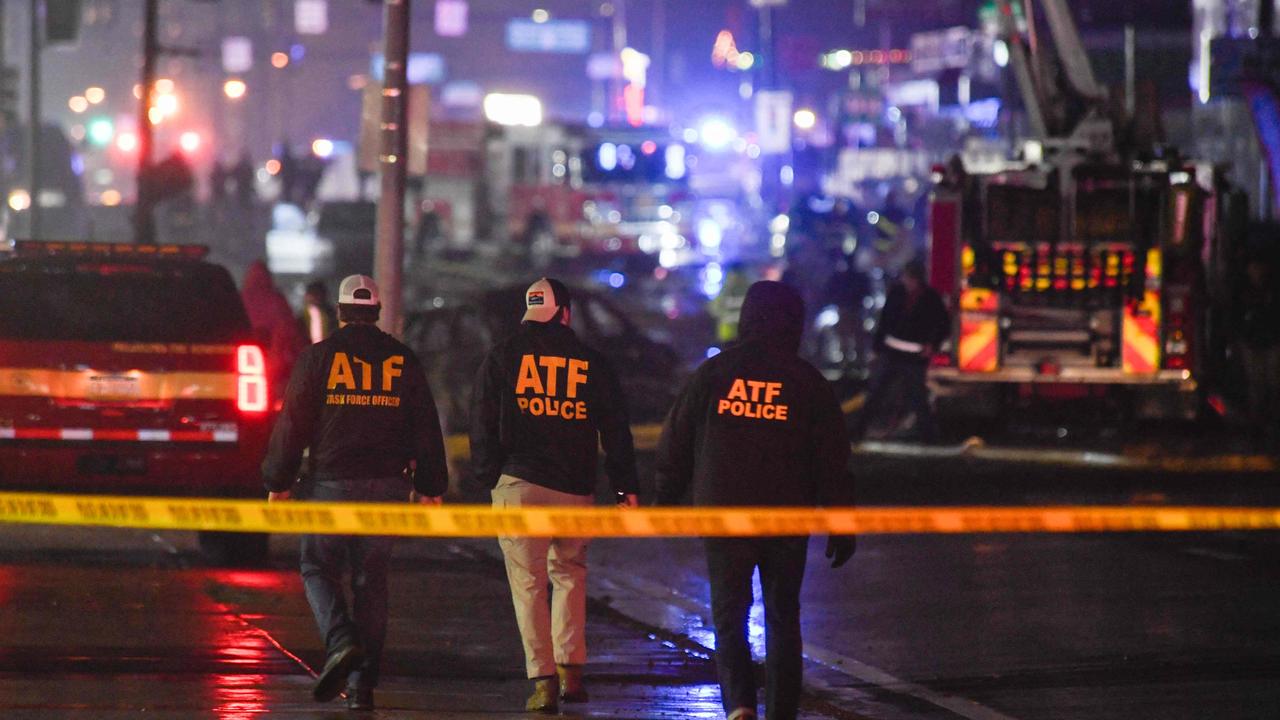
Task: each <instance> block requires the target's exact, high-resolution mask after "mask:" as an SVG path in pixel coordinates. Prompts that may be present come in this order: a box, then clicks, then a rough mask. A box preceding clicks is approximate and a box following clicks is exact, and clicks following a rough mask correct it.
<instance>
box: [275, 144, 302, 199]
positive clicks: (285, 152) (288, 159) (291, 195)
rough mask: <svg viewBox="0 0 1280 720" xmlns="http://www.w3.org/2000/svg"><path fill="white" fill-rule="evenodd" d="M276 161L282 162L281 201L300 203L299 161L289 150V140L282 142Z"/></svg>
mask: <svg viewBox="0 0 1280 720" xmlns="http://www.w3.org/2000/svg"><path fill="white" fill-rule="evenodd" d="M276 159H277V160H279V161H280V199H281V200H282V201H283V202H287V203H294V204H296V203H297V202H298V197H297V196H298V161H297V159H296V158H294V157H293V152H291V151H290V150H289V141H288V140H283V141H281V143H280V155H279V156H278V157H277V158H276Z"/></svg>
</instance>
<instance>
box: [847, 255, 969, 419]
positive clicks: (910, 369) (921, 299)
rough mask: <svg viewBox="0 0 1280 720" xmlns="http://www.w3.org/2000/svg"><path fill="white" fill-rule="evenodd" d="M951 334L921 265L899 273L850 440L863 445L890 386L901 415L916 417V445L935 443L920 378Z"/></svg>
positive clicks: (948, 321) (944, 311)
mask: <svg viewBox="0 0 1280 720" xmlns="http://www.w3.org/2000/svg"><path fill="white" fill-rule="evenodd" d="M950 331H951V319H950V317H949V316H948V314H947V308H946V306H944V305H943V303H942V298H941V297H940V296H939V295H938V292H937V291H936V290H934V289H933V288H931V287H929V285H928V284H926V283H925V278H924V264H923V263H921V262H920V261H918V260H913V261H911V262H909V263H907V265H906V267H904V268H903V269H902V280H901V282H899V283H897V284H896V285H894V286H893V288H892V289H890V290H889V297H888V298H887V299H886V300H885V304H884V311H883V312H882V313H881V314H880V325H879V327H877V328H876V338H875V349H876V352H877V353H879V355H880V365H879V367H878V368H877V369H876V373H875V374H874V375H873V376H872V379H871V383H870V387H869V389H868V390H867V401H866V404H865V405H864V406H863V409H862V412H861V413H860V414H859V416H858V420H857V422H856V423H855V425H854V431H853V436H854V439H855V440H860V439H862V436H863V435H865V434H866V431H867V428H868V427H869V426H870V425H871V423H873V422H875V421H876V420H877V419H878V416H879V415H880V414H881V413H883V412H884V406H885V403H886V402H887V401H888V399H889V393H890V391H891V390H892V389H893V387H894V385H900V386H901V388H902V390H901V392H902V397H903V401H904V403H905V409H906V410H907V411H909V412H914V413H915V416H916V431H917V433H918V434H919V436H920V439H921V440H924V441H925V442H933V441H935V440H937V438H938V423H937V419H936V418H934V415H933V407H932V406H931V405H930V404H929V388H928V387H927V386H926V384H925V375H926V373H927V371H928V369H929V361H930V360H932V359H933V355H934V353H936V352H937V351H938V346H939V345H940V344H941V343H942V341H943V340H945V339H946V338H947V335H948V334H950Z"/></svg>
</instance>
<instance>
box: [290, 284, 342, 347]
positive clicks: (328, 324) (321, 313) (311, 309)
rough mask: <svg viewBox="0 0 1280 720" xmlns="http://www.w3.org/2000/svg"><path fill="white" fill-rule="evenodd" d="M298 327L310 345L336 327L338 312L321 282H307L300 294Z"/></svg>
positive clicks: (330, 332) (323, 337)
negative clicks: (300, 309) (305, 287)
mask: <svg viewBox="0 0 1280 720" xmlns="http://www.w3.org/2000/svg"><path fill="white" fill-rule="evenodd" d="M298 327H299V329H301V331H302V335H303V337H305V338H307V339H308V340H309V341H310V342H311V344H312V345H314V344H316V343H318V342H320V341H321V340H324V339H325V338H327V337H329V336H330V335H332V334H333V331H334V330H337V329H338V314H337V312H335V311H334V309H333V305H331V304H330V303H329V290H328V289H327V288H326V287H325V286H324V283H323V282H321V281H319V280H313V281H311V282H309V283H307V289H306V290H305V291H304V293H303V295H302V312H301V313H299V314H298Z"/></svg>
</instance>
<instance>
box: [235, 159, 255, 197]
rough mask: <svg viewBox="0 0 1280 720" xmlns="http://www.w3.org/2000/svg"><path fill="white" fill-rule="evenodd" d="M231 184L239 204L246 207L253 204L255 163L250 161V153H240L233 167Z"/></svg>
mask: <svg viewBox="0 0 1280 720" xmlns="http://www.w3.org/2000/svg"><path fill="white" fill-rule="evenodd" d="M231 184H232V187H233V188H234V190H233V194H234V195H235V198H236V202H237V203H239V204H240V205H241V206H244V207H248V206H249V205H250V204H252V203H253V196H254V191H253V161H252V160H250V159H249V153H247V152H242V153H240V157H239V159H237V160H236V164H235V165H233V166H232V167H231Z"/></svg>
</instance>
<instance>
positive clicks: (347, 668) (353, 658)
mask: <svg viewBox="0 0 1280 720" xmlns="http://www.w3.org/2000/svg"><path fill="white" fill-rule="evenodd" d="M363 659H364V651H363V650H361V649H360V646H359V645H346V646H344V647H342V648H339V649H338V650H335V651H334V652H333V654H332V655H330V656H329V659H328V660H326V661H325V663H324V670H323V671H322V672H321V673H320V677H318V678H316V685H315V687H313V688H311V697H313V698H315V699H316V700H318V701H320V702H329V701H330V700H332V699H334V698H336V697H338V693H340V692H342V687H343V686H344V685H346V683H347V676H348V675H350V674H351V671H352V670H354V669H355V667H356V665H359V664H360V661H361V660H363Z"/></svg>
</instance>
